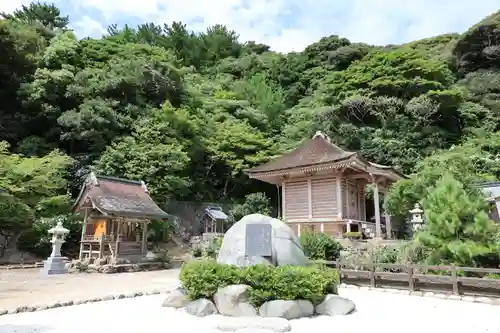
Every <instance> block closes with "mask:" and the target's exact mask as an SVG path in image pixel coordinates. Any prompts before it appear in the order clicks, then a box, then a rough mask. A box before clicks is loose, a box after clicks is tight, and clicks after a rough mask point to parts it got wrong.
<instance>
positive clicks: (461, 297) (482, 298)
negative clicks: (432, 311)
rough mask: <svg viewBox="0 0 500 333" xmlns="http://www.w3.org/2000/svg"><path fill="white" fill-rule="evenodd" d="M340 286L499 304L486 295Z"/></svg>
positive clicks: (351, 286) (497, 299)
mask: <svg viewBox="0 0 500 333" xmlns="http://www.w3.org/2000/svg"><path fill="white" fill-rule="evenodd" d="M340 288H346V289H359V290H372V291H380V292H386V293H389V294H401V295H410V296H419V297H433V298H440V299H448V300H453V301H464V302H471V303H482V304H489V305H500V298H494V297H486V296H464V295H454V294H445V293H436V292H431V291H427V292H422V291H409V290H404V289H394V288H373V287H366V286H357V285H353V284H343V283H342V284H341V285H340Z"/></svg>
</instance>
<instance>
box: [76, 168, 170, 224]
mask: <svg viewBox="0 0 500 333" xmlns="http://www.w3.org/2000/svg"><path fill="white" fill-rule="evenodd" d="M87 198H88V199H90V201H91V202H92V205H93V207H94V208H95V209H97V210H98V211H100V212H101V213H103V214H106V215H114V216H122V217H137V218H167V217H169V215H168V214H167V213H165V212H164V211H163V210H162V209H161V208H160V207H158V205H157V204H156V203H155V202H154V201H153V199H152V198H151V196H150V195H149V194H148V190H147V187H146V184H144V182H141V181H133V180H128V179H121V178H115V177H104V176H97V175H95V174H94V173H91V174H90V176H89V177H88V179H87V181H86V182H85V184H84V185H83V188H82V190H81V192H80V195H79V196H78V198H77V200H76V202H75V206H74V208H76V207H78V206H79V205H80V202H82V201H85V200H86V199H87Z"/></svg>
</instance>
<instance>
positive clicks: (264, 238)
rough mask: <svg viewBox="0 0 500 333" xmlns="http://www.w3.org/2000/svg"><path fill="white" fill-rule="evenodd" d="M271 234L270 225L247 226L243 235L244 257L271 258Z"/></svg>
mask: <svg viewBox="0 0 500 333" xmlns="http://www.w3.org/2000/svg"><path fill="white" fill-rule="evenodd" d="M272 232H273V229H272V227H271V225H270V224H257V223H256V224H247V225H246V235H245V254H246V256H249V257H251V256H256V257H271V256H272V255H273V251H272Z"/></svg>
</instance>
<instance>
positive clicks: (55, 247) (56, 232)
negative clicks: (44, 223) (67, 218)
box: [41, 222, 69, 275]
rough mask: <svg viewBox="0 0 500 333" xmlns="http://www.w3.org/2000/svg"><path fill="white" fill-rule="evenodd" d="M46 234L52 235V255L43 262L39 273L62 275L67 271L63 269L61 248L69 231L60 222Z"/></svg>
mask: <svg viewBox="0 0 500 333" xmlns="http://www.w3.org/2000/svg"><path fill="white" fill-rule="evenodd" d="M48 232H49V234H51V235H52V239H51V240H50V242H51V243H52V253H51V254H50V256H49V257H48V258H47V260H45V261H44V264H43V268H42V270H41V272H42V274H45V275H55V274H64V273H66V272H67V271H68V270H67V269H66V267H65V263H64V258H63V257H61V246H62V244H63V243H64V241H65V240H64V239H65V237H66V235H67V234H68V233H69V230H68V229H66V228H64V227H63V225H62V223H61V222H57V225H56V226H55V227H53V228H51V229H49V231H48Z"/></svg>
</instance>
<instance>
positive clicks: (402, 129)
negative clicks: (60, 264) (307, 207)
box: [0, 3, 500, 251]
mask: <svg viewBox="0 0 500 333" xmlns="http://www.w3.org/2000/svg"><path fill="white" fill-rule="evenodd" d="M68 23H69V19H68V17H65V16H63V15H62V14H61V13H60V12H59V10H58V9H57V8H56V7H55V6H53V5H44V4H37V3H33V4H31V5H30V6H25V7H22V8H20V9H19V10H18V11H16V12H14V13H13V14H12V15H6V14H4V15H3V19H1V20H0V50H1V52H0V82H1V86H0V101H1V103H0V142H2V143H1V145H0V189H1V190H0V191H1V192H0V195H1V198H0V200H1V201H0V232H1V233H2V234H8V235H11V234H13V233H15V232H18V231H19V230H27V234H30V233H31V234H33V235H38V234H37V230H39V228H38V226H39V224H42V225H43V223H49V222H47V221H53V219H54V218H58V219H65V220H67V219H69V218H74V217H72V216H70V215H68V214H67V212H68V209H69V204H70V202H71V198H72V197H74V196H75V195H76V194H77V192H78V189H79V187H80V185H81V182H82V179H83V178H84V177H85V175H86V174H87V173H88V171H89V170H90V169H94V170H96V171H97V172H99V173H103V174H106V175H112V176H118V177H125V178H131V179H141V180H144V181H145V182H146V183H148V185H149V187H150V191H151V193H152V195H153V196H154V198H155V199H156V200H157V201H158V202H160V203H162V202H165V201H166V200H168V199H176V200H188V201H206V202H239V203H242V202H243V201H244V199H245V196H247V195H248V194H250V193H255V192H264V193H267V195H268V196H269V197H271V198H272V200H273V201H275V200H276V198H275V194H276V189H275V188H274V187H271V186H268V185H266V184H263V183H261V182H257V181H251V180H249V179H248V177H246V176H245V175H244V173H243V170H244V169H246V168H249V167H252V166H255V165H257V164H259V163H262V162H265V161H267V160H269V159H270V158H271V157H273V156H276V155H278V154H280V153H282V152H283V151H286V150H287V149H290V148H293V147H294V146H296V145H298V144H299V143H300V141H301V140H303V139H305V138H308V137H310V136H311V135H312V134H313V133H314V132H315V131H317V130H323V131H325V132H326V133H327V134H328V135H330V137H331V138H332V140H333V142H335V143H336V144H338V145H340V146H342V147H344V148H345V149H348V150H354V151H360V152H361V153H362V154H363V156H365V157H366V158H367V159H368V160H370V161H373V162H376V163H380V164H385V165H392V166H394V167H396V168H398V169H400V170H401V171H402V172H404V173H406V174H408V175H410V177H409V179H407V180H404V181H401V182H400V183H398V184H396V185H395V187H394V189H393V191H392V192H391V194H390V195H389V196H387V197H386V198H385V200H386V203H385V204H386V207H387V208H388V209H389V210H390V211H391V212H392V213H393V214H394V215H395V216H403V215H406V214H407V211H408V209H410V208H411V207H412V206H413V204H414V203H415V202H417V201H422V200H424V201H425V199H426V198H428V197H429V198H430V199H429V203H428V205H432V204H434V205H438V206H439V204H441V205H443V203H439V202H438V201H439V200H440V197H439V196H436V191H438V192H439V191H441V192H443V191H444V193H449V192H450V191H452V192H453V191H455V192H453V193H459V192H457V191H459V190H460V189H462V190H463V191H464V192H465V193H467V194H468V195H471V196H473V195H475V193H476V192H474V189H473V187H471V186H470V185H471V184H472V183H473V182H475V181H477V180H487V179H499V178H500V163H499V156H500V132H499V129H500V71H499V69H500V12H498V13H494V14H492V15H491V16H489V17H487V18H485V19H484V20H482V21H481V22H478V23H477V24H476V25H475V26H473V27H471V28H470V29H469V30H468V31H467V32H465V33H463V34H447V35H442V36H436V37H432V38H427V39H424V40H419V41H414V42H411V43H407V44H404V45H389V46H373V45H367V44H363V43H351V42H350V41H349V40H348V39H346V38H343V37H340V36H335V35H332V36H327V37H324V38H322V39H321V40H319V41H317V42H316V43H314V44H311V45H309V46H308V47H307V48H306V49H305V50H304V51H303V52H300V53H289V54H279V53H275V52H271V51H269V49H270V47H269V46H267V45H263V44H260V43H258V41H246V42H245V41H241V40H239V39H238V34H237V32H234V31H230V30H228V29H227V28H226V27H224V26H222V25H216V26H213V27H210V28H208V29H207V30H206V31H205V32H203V33H194V32H192V31H190V30H189V29H188V27H186V25H185V24H183V23H181V22H173V23H171V24H165V25H163V26H158V25H155V24H152V23H144V24H142V25H140V26H138V27H135V28H132V27H128V26H125V27H124V28H119V27H117V26H111V27H109V29H108V33H107V34H106V35H105V36H103V37H102V38H100V39H93V38H84V39H78V38H77V37H76V36H75V34H74V33H73V32H72V31H70V30H69V28H68ZM444 174H447V177H446V179H444V180H443V179H441V178H442V176H443V175H444ZM447 191H448V192H447ZM460 193H462V192H460ZM445 197H447V198H449V197H450V196H449V195H447V194H446V195H445ZM431 199H432V200H431ZM448 200H449V199H448ZM464 200H465V199H464ZM469 201H470V202H469V203H468V205H469V206H467V207H468V208H467V207H466V208H467V209H469V210H468V211H466V212H456V211H455V212H453V213H450V214H451V215H450V216H451V218H452V219H458V220H457V221H459V222H460V223H459V224H460V228H459V227H458V226H456V228H459V229H460V230H458V229H447V230H450V234H451V235H455V236H457V235H459V234H460V235H464V239H467V238H470V237H469V236H468V235H467V234H466V232H470V230H469V229H467V228H465V227H463V225H464V223H471V225H474V226H476V227H477V225H476V224H477V223H476V222H477V220H478V219H475V218H472V219H471V216H472V217H474V216H476V215H475V214H476V213H477V212H478V211H481V210H482V209H483V208H484V207H478V206H477V205H479V203H477V202H476V201H475V200H473V199H471V200H469ZM472 202H473V203H472ZM425 205H426V202H424V206H425ZM451 205H453V206H457V205H458V204H456V203H451ZM463 205H465V203H463V202H462V203H461V204H460V205H458V206H457V207H455V208H457V209H458V208H460V209H461V208H463ZM445 206H446V207H448V206H449V205H448V206H447V205H445ZM429 209H431V208H429ZM440 209H442V208H440ZM453 214H454V215H453ZM471 214H472V215H471ZM434 218H435V221H441V222H436V223H448V222H449V221H450V219H449V216H448V217H443V216H435V217H434ZM467 218H468V220H467ZM440 219H441V220H440ZM433 221H434V220H433ZM443 221H444V222H443ZM486 221H488V219H487V218H486ZM431 222H432V221H429V223H431ZM457 223H458V222H457ZM474 223H476V224H474ZM484 223H486V222H484ZM484 223H483V224H484ZM462 227H463V228H462ZM476 227H474V228H476ZM450 228H452V227H450ZM42 229H43V228H42ZM438 229H439V228H438ZM462 229H464V230H462ZM466 229H467V230H469V231H467V230H466ZM475 230H476V231H474V232H475V234H474V235H476V234H477V233H478V231H477V228H476V229H475ZM481 230H483V231H485V230H486V229H484V228H483V229H481ZM488 230H489V229H488ZM483 231H481V232H483ZM481 232H480V233H481ZM488 232H490V231H488ZM482 235H483V236H484V235H485V234H484V233H483V234H482ZM483 236H477V237H476V236H474V237H475V238H474V237H473V238H474V239H472V240H471V241H476V240H477V242H482V243H481V244H482V245H481V246H483V245H484V244H487V246H486V245H485V246H486V247H487V248H488V249H489V250H491V249H490V248H489V246H490V245H488V244H490V243H488V242H490V240H489V239H488V240H487V241H486V240H484V237H486V236H484V237H483ZM37 237H38V236H36V237H35V236H33V237H32V238H31V239H30V238H29V237H28V236H26V237H25V238H26V239H28V240H29V241H28V240H26V242H25V243H26V244H25V245H24V246H25V247H26V248H27V249H31V248H33V247H34V246H35V245H36V244H34V243H36V240H37V239H38V238H37ZM446 237H448V238H450V237H451V236H450V235H448V236H446ZM446 237H444V236H443V237H442V238H441V239H445V238H446ZM457 237H458V238H460V237H462V236H457ZM481 237H483V238H481ZM34 239H35V240H34ZM427 239H428V238H427ZM485 242H486V243H485ZM433 244H434V243H433ZM436 246H437V245H436ZM483 250H484V249H483ZM489 250H488V251H489Z"/></svg>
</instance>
